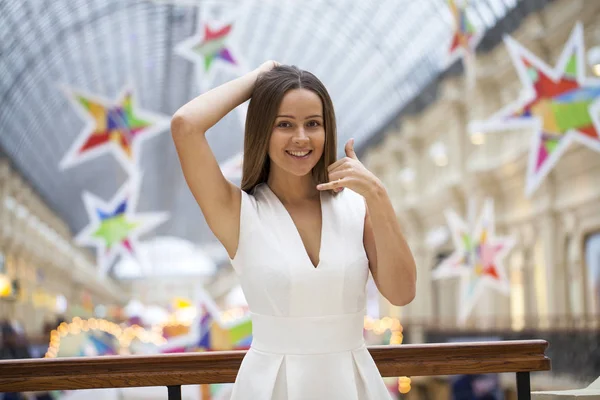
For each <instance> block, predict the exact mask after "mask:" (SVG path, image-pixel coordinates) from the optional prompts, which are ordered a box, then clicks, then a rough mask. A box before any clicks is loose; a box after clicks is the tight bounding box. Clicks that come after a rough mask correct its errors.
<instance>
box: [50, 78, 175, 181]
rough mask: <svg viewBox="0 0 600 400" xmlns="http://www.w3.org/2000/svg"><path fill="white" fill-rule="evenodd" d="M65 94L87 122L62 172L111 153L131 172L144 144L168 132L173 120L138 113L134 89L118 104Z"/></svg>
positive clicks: (76, 92) (70, 151)
mask: <svg viewBox="0 0 600 400" xmlns="http://www.w3.org/2000/svg"><path fill="white" fill-rule="evenodd" d="M64 91H65V93H66V94H67V96H68V97H69V98H70V100H71V103H72V104H73V106H74V107H75V109H76V111H77V112H78V113H79V114H80V116H81V117H82V118H83V119H85V120H86V121H87V123H86V125H85V127H84V129H83V130H82V132H81V133H80V135H79V136H78V137H77V139H76V140H75V141H74V142H73V145H72V146H71V148H70V149H69V151H68V152H67V154H66V155H65V157H64V158H63V159H62V161H61V163H60V167H61V168H63V169H65V168H68V167H72V166H74V165H76V164H79V163H81V162H83V161H86V160H89V159H92V158H94V157H97V156H99V155H101V154H105V153H107V152H112V153H113V154H114V155H115V157H116V158H117V159H118V160H119V161H120V162H121V164H122V165H123V167H124V168H125V169H127V170H128V171H131V170H132V169H133V168H135V166H136V163H137V162H138V160H139V155H140V151H141V143H142V142H143V141H144V140H146V139H148V138H150V137H152V136H154V135H156V134H158V133H161V132H164V131H167V130H168V129H169V124H170V118H168V117H167V116H162V115H157V114H152V113H149V112H147V111H142V110H139V109H138V108H137V107H136V105H135V102H134V98H135V96H134V95H133V93H132V91H131V90H127V89H125V90H124V91H123V92H122V93H121V94H120V96H119V97H118V100H117V101H110V100H107V99H104V98H101V97H98V96H94V95H90V94H84V93H82V92H79V91H73V90H69V89H65V90H64Z"/></svg>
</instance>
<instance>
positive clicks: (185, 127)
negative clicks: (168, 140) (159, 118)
mask: <svg viewBox="0 0 600 400" xmlns="http://www.w3.org/2000/svg"><path fill="white" fill-rule="evenodd" d="M190 130H191V129H190V124H189V122H188V121H187V119H186V118H185V117H184V116H183V115H182V114H181V113H179V112H176V113H175V115H173V117H172V118H171V135H173V137H174V138H175V137H176V136H178V135H181V134H184V133H186V132H189V131H190Z"/></svg>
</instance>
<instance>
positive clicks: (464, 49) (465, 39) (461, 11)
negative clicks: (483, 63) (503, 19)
mask: <svg viewBox="0 0 600 400" xmlns="http://www.w3.org/2000/svg"><path fill="white" fill-rule="evenodd" d="M467 5H468V1H466V0H458V1H457V0H448V7H449V8H450V12H451V13H452V19H453V21H454V32H453V36H452V42H451V43H450V49H449V53H450V59H451V62H454V60H455V59H456V58H460V57H463V58H464V57H466V56H467V55H469V54H473V53H474V52H475V48H476V47H477V45H478V44H479V42H480V41H481V38H482V35H481V32H479V31H477V30H476V29H475V27H474V26H473V24H471V21H469V17H468V16H467Z"/></svg>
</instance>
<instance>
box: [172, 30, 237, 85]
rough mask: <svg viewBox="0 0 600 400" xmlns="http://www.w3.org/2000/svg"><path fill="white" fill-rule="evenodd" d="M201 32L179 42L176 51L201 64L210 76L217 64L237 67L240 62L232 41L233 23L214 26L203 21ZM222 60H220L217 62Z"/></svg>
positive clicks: (203, 70) (202, 68)
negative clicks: (236, 56)
mask: <svg viewBox="0 0 600 400" xmlns="http://www.w3.org/2000/svg"><path fill="white" fill-rule="evenodd" d="M200 25H201V26H202V28H201V32H202V33H198V34H196V35H195V36H192V37H191V38H189V39H186V40H184V41H183V42H181V43H179V44H178V45H177V46H176V48H175V51H176V52H177V53H178V54H180V55H181V56H182V57H184V58H186V59H188V60H190V61H192V62H194V63H195V64H196V65H199V66H201V70H202V75H204V76H205V77H206V76H210V75H212V74H214V72H215V69H216V68H215V66H216V65H217V64H219V66H220V67H229V68H231V69H236V68H239V67H240V62H239V60H238V59H237V58H235V57H234V54H236V52H234V50H233V49H232V44H231V41H230V35H231V32H232V30H233V24H227V25H223V26H221V27H219V28H214V27H212V26H211V25H215V24H213V23H208V22H201V23H200ZM217 61H220V62H217Z"/></svg>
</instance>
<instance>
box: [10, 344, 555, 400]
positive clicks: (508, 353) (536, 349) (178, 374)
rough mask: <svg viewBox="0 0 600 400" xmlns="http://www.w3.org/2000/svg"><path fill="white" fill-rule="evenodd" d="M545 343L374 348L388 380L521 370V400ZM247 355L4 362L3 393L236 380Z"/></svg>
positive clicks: (176, 395)
mask: <svg viewBox="0 0 600 400" xmlns="http://www.w3.org/2000/svg"><path fill="white" fill-rule="evenodd" d="M547 347H548V343H547V342H546V341H544V340H527V341H498V342H476V343H451V344H446V343H444V344H422V345H401V346H371V347H369V351H370V353H371V355H372V356H373V359H374V360H375V363H376V364H377V367H378V368H379V372H380V373H381V375H382V376H384V377H396V376H432V375H455V374H482V373H501V372H515V373H516V375H517V395H518V397H519V399H529V398H530V391H531V389H530V381H529V373H530V372H532V371H548V370H550V359H549V358H548V357H546V356H545V350H546V348H547ZM245 353H246V352H245V351H227V352H205V353H186V354H162V355H150V356H145V355H134V356H106V357H78V358H55V359H27V360H10V361H0V392H26V391H42V390H76V389H99V388H118V387H145V386H166V387H167V389H168V390H167V393H168V398H169V399H170V400H175V399H181V385H191V384H212V383H231V382H234V381H235V377H236V375H237V372H238V368H239V367H240V364H241V362H242V359H243V357H244V354H245Z"/></svg>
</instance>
